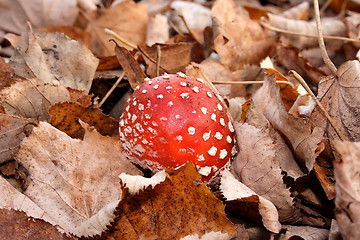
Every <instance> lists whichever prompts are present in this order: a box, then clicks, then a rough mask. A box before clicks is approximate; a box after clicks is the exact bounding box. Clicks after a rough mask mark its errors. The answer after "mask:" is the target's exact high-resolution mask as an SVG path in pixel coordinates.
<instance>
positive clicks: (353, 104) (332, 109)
mask: <svg viewBox="0 0 360 240" xmlns="http://www.w3.org/2000/svg"><path fill="white" fill-rule="evenodd" d="M337 75H338V80H337V79H335V78H333V77H328V78H326V79H323V80H322V81H321V82H320V84H319V91H318V96H317V97H318V98H319V100H320V102H321V103H322V104H323V106H324V107H325V109H326V110H327V111H328V112H329V114H330V116H331V117H332V118H333V120H334V122H335V125H336V126H337V127H338V128H339V130H340V132H341V133H342V134H343V135H344V137H345V138H347V140H349V141H355V142H358V141H360V118H359V114H360V95H359V88H360V77H359V76H360V63H359V61H357V60H354V61H348V62H346V63H344V64H343V65H341V66H340V67H339V68H338V71H337ZM311 117H312V120H313V121H312V122H313V125H314V126H319V127H321V128H324V131H325V132H326V134H327V135H328V137H329V138H331V139H338V136H337V134H336V133H335V131H334V130H333V128H332V127H331V126H330V125H329V123H328V121H327V120H326V119H325V117H324V115H323V114H322V113H321V112H320V111H319V109H318V108H316V111H315V112H314V113H313V114H312V116H311Z"/></svg>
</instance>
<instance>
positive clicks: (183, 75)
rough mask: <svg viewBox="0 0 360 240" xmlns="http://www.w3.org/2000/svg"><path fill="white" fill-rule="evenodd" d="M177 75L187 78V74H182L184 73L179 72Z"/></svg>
mask: <svg viewBox="0 0 360 240" xmlns="http://www.w3.org/2000/svg"><path fill="white" fill-rule="evenodd" d="M177 75H179V76H180V77H183V78H186V77H187V76H186V74H184V73H182V72H178V73H177Z"/></svg>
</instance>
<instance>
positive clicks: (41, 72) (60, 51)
mask: <svg viewBox="0 0 360 240" xmlns="http://www.w3.org/2000/svg"><path fill="white" fill-rule="evenodd" d="M10 60H11V61H10V63H11V65H12V66H13V67H14V69H15V74H16V75H18V76H20V77H23V78H26V79H28V78H35V77H36V78H38V79H40V80H42V81H43V82H44V83H51V84H59V83H62V84H63V85H64V86H65V87H70V88H73V89H77V90H83V91H85V93H86V94H87V93H88V92H89V90H90V87H91V83H92V80H93V77H94V74H95V70H96V67H97V65H98V62H99V60H98V59H97V58H95V57H94V55H93V54H92V53H91V52H90V50H89V49H88V48H86V47H85V46H83V45H82V44H80V43H79V42H77V41H74V40H71V39H70V38H69V37H67V36H65V35H64V34H61V33H45V32H33V31H31V30H29V31H27V32H25V33H24V34H23V35H22V36H21V39H20V41H19V43H18V45H17V47H16V50H15V52H14V55H13V56H12V57H11V59H10Z"/></svg>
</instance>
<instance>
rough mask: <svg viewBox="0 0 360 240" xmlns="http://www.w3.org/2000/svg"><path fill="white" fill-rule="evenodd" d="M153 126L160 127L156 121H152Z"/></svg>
mask: <svg viewBox="0 0 360 240" xmlns="http://www.w3.org/2000/svg"><path fill="white" fill-rule="evenodd" d="M151 124H152V125H153V126H154V127H157V126H159V125H158V124H157V123H156V122H155V121H152V122H151Z"/></svg>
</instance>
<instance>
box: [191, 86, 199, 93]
mask: <svg viewBox="0 0 360 240" xmlns="http://www.w3.org/2000/svg"><path fill="white" fill-rule="evenodd" d="M192 90H193V91H194V92H196V93H198V92H200V90H199V87H198V86H195V87H193V88H192Z"/></svg>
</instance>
